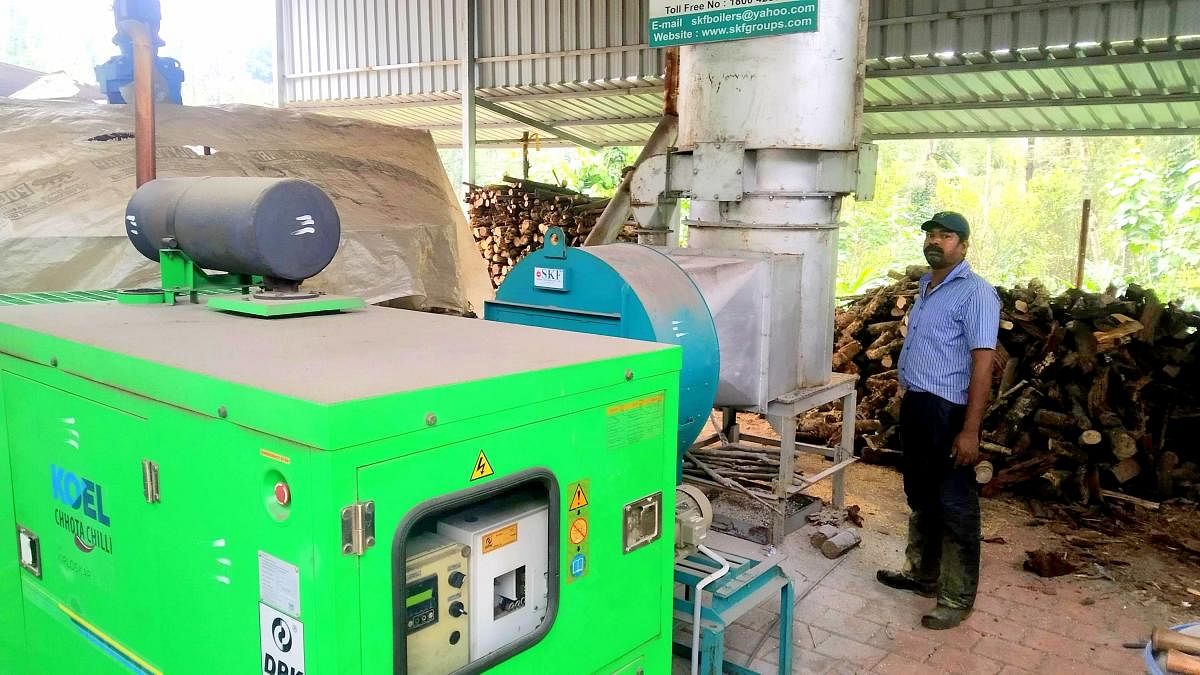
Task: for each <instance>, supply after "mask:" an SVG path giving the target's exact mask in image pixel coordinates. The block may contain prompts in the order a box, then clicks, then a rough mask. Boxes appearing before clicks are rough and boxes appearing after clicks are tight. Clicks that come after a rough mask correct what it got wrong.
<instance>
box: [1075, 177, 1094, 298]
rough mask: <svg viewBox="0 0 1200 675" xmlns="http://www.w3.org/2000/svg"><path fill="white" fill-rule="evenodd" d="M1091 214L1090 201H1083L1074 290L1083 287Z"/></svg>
mask: <svg viewBox="0 0 1200 675" xmlns="http://www.w3.org/2000/svg"><path fill="white" fill-rule="evenodd" d="M1091 213H1092V200H1090V199H1085V200H1083V216H1082V217H1081V219H1080V221H1079V258H1078V259H1077V260H1076V262H1075V288H1082V287H1083V262H1084V260H1085V259H1086V258H1087V240H1088V219H1089V218H1090V216H1091Z"/></svg>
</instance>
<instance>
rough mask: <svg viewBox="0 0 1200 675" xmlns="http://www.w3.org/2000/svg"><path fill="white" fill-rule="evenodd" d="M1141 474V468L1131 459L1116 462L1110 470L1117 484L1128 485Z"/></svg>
mask: <svg viewBox="0 0 1200 675" xmlns="http://www.w3.org/2000/svg"><path fill="white" fill-rule="evenodd" d="M1141 472H1142V466H1141V465H1140V464H1138V461H1137V460H1136V459H1134V458H1132V457H1130V458H1129V459H1124V460H1121V461H1120V462H1117V463H1116V464H1114V465H1113V468H1112V475H1113V478H1116V479H1117V482H1118V483H1128V482H1129V481H1130V480H1133V479H1134V478H1137V476H1138V474H1140V473H1141Z"/></svg>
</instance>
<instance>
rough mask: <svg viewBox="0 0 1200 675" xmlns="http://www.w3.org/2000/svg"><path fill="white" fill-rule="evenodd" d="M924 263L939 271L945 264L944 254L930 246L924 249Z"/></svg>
mask: <svg viewBox="0 0 1200 675" xmlns="http://www.w3.org/2000/svg"><path fill="white" fill-rule="evenodd" d="M925 262H927V263H929V266H930V267H932V268H934V269H939V268H941V267H942V266H943V265H945V264H946V253H945V252H944V251H942V249H940V248H938V247H936V246H930V247H928V248H926V249H925Z"/></svg>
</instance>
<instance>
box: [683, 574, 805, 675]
mask: <svg viewBox="0 0 1200 675" xmlns="http://www.w3.org/2000/svg"><path fill="white" fill-rule="evenodd" d="M717 553H719V554H720V555H721V557H723V558H725V560H726V561H727V562H728V563H729V566H730V569H729V572H727V573H726V574H725V576H723V577H721V578H720V579H717V580H716V581H714V582H712V583H711V584H709V585H708V586H707V587H705V589H704V593H705V594H706V595H708V596H709V597H708V602H704V600H705V599H704V598H703V597H697V596H696V593H695V588H696V584H697V583H699V582H700V580H701V579H703V578H704V577H706V576H708V575H709V574H712V573H713V572H715V571H717V570H719V569H720V567H719V566H718V565H717V564H716V563H715V562H714V561H712V560H710V559H709V558H707V557H705V556H704V555H702V554H695V555H692V556H689V557H688V558H686V559H684V560H681V561H679V562H677V563H675V583H677V584H682V585H683V592H684V597H682V598H679V597H677V598H675V625H676V626H681V625H682V626H683V627H684V630H683V631H682V632H683V633H685V634H686V635H688V636H690V635H691V631H692V615H693V614H692V613H693V611H694V610H695V607H694V605H693V603H695V602H700V603H703V604H702V607H701V610H700V631H701V633H700V673H701V675H721V673H733V674H734V675H760V674H759V673H758V672H757V671H754V670H750V669H749V668H745V667H743V666H739V665H736V664H733V663H730V662H729V661H726V660H725V628H726V626H728V625H729V624H731V623H733V622H734V621H737V620H738V618H739V617H741V616H742V615H743V614H745V613H746V612H749V611H750V610H751V609H754V608H755V607H757V606H759V605H761V604H762V603H764V602H766V601H767V600H768V599H770V598H772V597H778V598H779V675H790V673H791V672H792V604H793V602H794V595H795V590H794V588H793V586H792V580H791V578H790V577H788V575H787V573H786V572H784V571H783V569H782V568H781V567H780V564H781V563H782V562H783V561H784V560H786V559H787V556H782V555H780V556H775V557H772V558H770V559H769V560H754V559H752V558H747V557H745V556H740V555H736V554H733V553H728V552H726V551H717ZM675 652H676V653H677V654H683V655H688V656H690V655H691V644H690V640H689V641H684V642H680V641H678V640H677V641H676V642H675Z"/></svg>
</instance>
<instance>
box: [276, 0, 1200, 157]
mask: <svg viewBox="0 0 1200 675" xmlns="http://www.w3.org/2000/svg"><path fill="white" fill-rule="evenodd" d="M279 1H280V3H281V5H280V6H281V11H280V17H281V23H280V33H281V44H283V45H284V46H283V47H282V52H281V60H282V63H283V64H284V73H285V85H284V90H283V94H284V98H285V100H286V101H288V103H287V105H288V107H296V108H310V109H315V110H319V111H321V112H327V113H331V114H337V115H344V116H351V117H358V118H364V119H372V120H376V121H380V122H386V123H391V124H402V125H404V126H411V127H419V128H427V129H429V130H430V132H431V133H432V134H433V135H434V139H435V141H436V142H437V143H438V144H439V145H442V146H446V147H457V146H458V145H459V143H460V142H461V134H460V130H459V120H460V114H461V111H460V97H459V94H458V93H457V92H456V91H454V88H455V87H456V86H457V82H458V80H457V75H456V74H457V73H458V72H459V70H460V62H459V61H458V52H457V49H458V47H457V45H458V41H459V40H458V36H457V34H456V32H455V30H454V25H455V24H454V22H455V20H456V17H457V15H456V14H455V12H456V11H458V10H457V9H456V8H458V7H459V4H458V2H457V1H456V0H411V1H410V2H400V3H394V2H389V1H388V0H346V1H345V2H343V3H326V2H324V1H323V0H279ZM478 1H479V3H480V4H479V25H480V26H481V28H482V29H481V31H480V34H479V36H478V54H479V56H478V58H477V62H478V66H477V68H478V83H479V88H478V89H477V96H480V97H482V98H485V99H488V100H490V101H492V102H494V103H498V104H500V105H502V106H504V107H505V108H508V109H510V110H512V111H513V112H514V113H516V114H518V115H521V116H525V117H529V118H533V119H535V120H539V121H542V122H544V123H545V124H547V125H550V126H556V127H561V128H563V129H564V130H566V131H569V132H570V133H572V134H575V135H576V136H579V137H581V138H583V139H586V140H588V141H591V142H594V143H597V144H601V145H613V144H640V143H642V142H644V141H645V139H646V137H647V136H648V135H649V134H650V132H651V130H652V129H653V126H654V124H653V120H654V118H655V117H656V116H657V115H658V114H659V111H660V110H661V79H660V77H659V73H661V70H662V65H663V64H662V55H661V52H660V51H659V50H653V49H649V47H648V46H647V45H646V36H645V16H644V14H645V9H644V8H643V7H642V4H643V3H642V2H640V1H639V0H478ZM984 4H987V5H989V6H987V7H981V6H980V5H984ZM335 5H337V7H336V8H335V7H334V6H335ZM870 8H871V20H870V24H869V29H868V31H869V32H868V46H867V53H868V63H867V70H868V79H867V84H866V94H865V103H866V108H865V125H866V128H867V130H868V133H869V134H870V135H873V136H874V137H875V138H876V139H889V138H917V137H920V138H926V137H935V136H941V135H955V136H962V135H988V136H997V135H1022V136H1024V135H1078V134H1085V135H1086V134H1131V133H1138V134H1142V133H1145V134H1161V133H1200V0H1057V1H1054V2H1051V1H1048V0H989V1H988V2H987V3H984V2H982V1H980V0H870ZM420 26H424V27H425V28H426V29H427V33H428V34H424V33H421V31H420V30H417V28H418V27H420ZM288 36H290V39H289V38H288ZM439 36H441V37H439ZM477 118H478V125H479V126H478V129H479V131H478V138H479V140H480V142H481V143H504V142H507V144H510V145H511V144H515V143H517V142H518V139H519V138H520V136H521V132H522V131H524V130H526V129H527V127H525V126H524V125H523V124H521V123H520V122H516V121H513V120H511V119H506V118H504V117H503V116H501V115H499V114H497V113H495V112H492V111H488V110H484V109H482V108H480V109H478V112H477ZM542 136H543V143H544V144H556V143H557V141H556V140H555V139H551V138H548V137H547V136H546V134H544V133H543V134H542Z"/></svg>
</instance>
